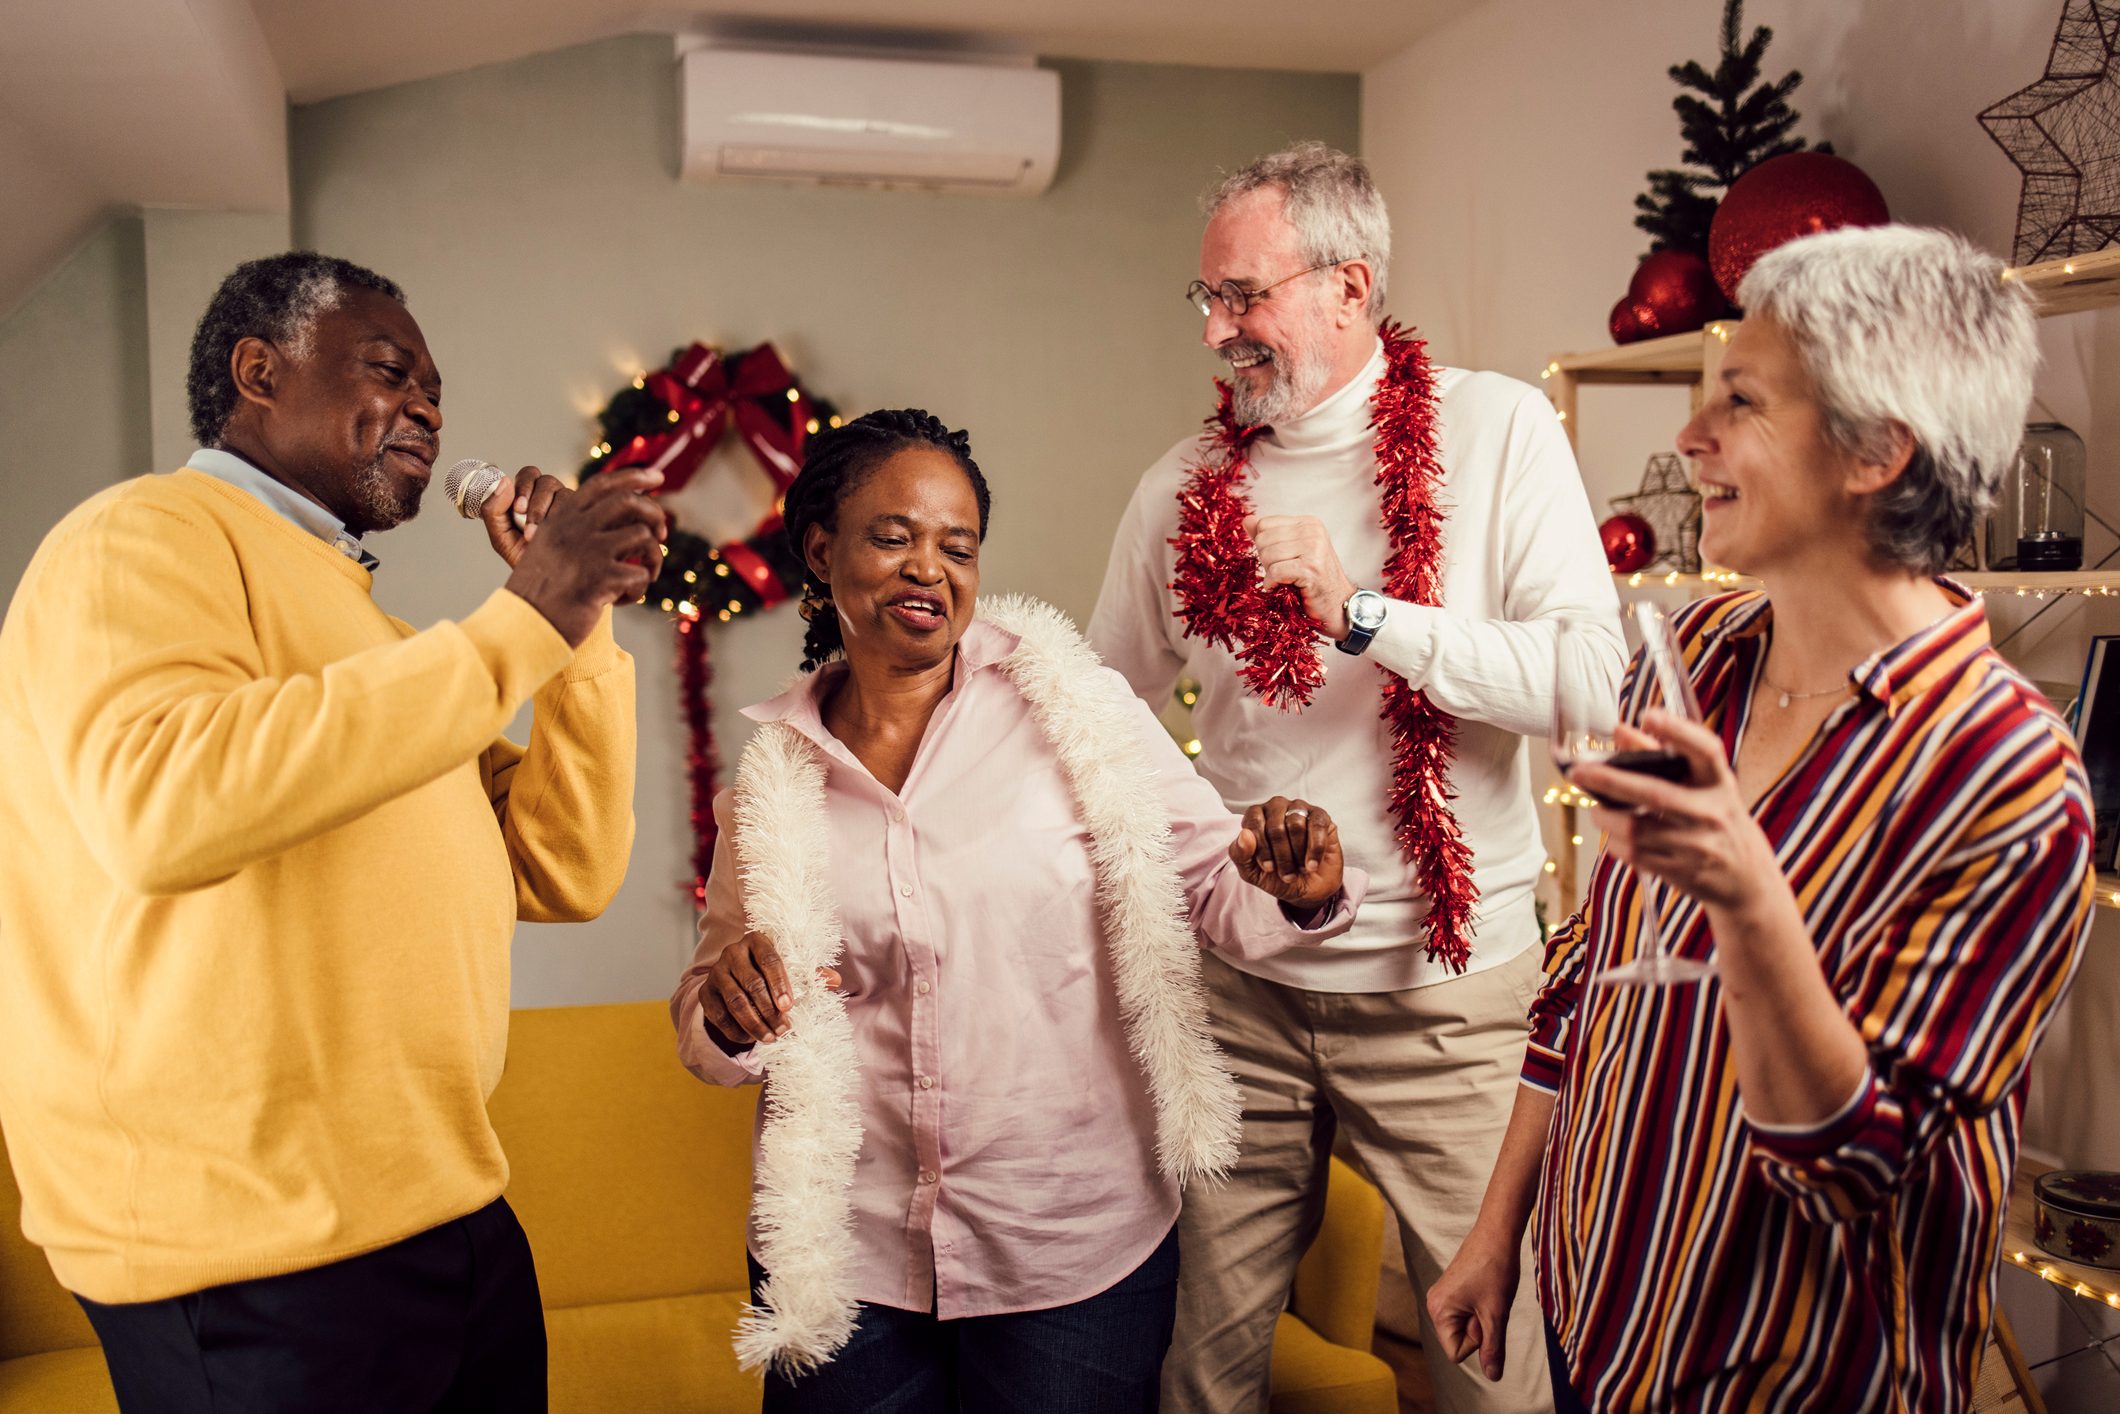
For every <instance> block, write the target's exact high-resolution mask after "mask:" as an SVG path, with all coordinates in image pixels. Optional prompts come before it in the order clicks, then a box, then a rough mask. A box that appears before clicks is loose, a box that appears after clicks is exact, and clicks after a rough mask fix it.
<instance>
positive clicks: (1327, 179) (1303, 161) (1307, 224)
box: [1200, 142, 1391, 320]
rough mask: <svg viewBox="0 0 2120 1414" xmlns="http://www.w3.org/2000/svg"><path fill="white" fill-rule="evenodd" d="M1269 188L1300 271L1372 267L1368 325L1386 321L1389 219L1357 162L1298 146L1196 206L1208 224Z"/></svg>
mask: <svg viewBox="0 0 2120 1414" xmlns="http://www.w3.org/2000/svg"><path fill="white" fill-rule="evenodd" d="M1268 187H1271V188H1274V189H1276V190H1278V191H1280V192H1281V193H1282V195H1283V196H1284V198H1285V199H1286V205H1285V206H1284V207H1283V212H1284V214H1285V215H1286V216H1287V217H1288V224H1290V225H1291V226H1294V227H1295V229H1296V247H1297V251H1298V253H1299V254H1300V255H1301V256H1302V259H1303V263H1304V264H1305V265H1327V264H1332V263H1334V262H1337V261H1345V260H1359V261H1362V262H1363V263H1365V264H1366V265H1368V266H1369V272H1370V284H1369V303H1368V304H1367V305H1365V306H1364V307H1363V308H1364V309H1365V311H1366V312H1367V313H1368V315H1369V317H1370V319H1371V320H1380V319H1382V318H1383V317H1384V283H1385V276H1386V275H1387V274H1388V273H1389V272H1390V269H1391V213H1390V212H1388V211H1386V210H1385V209H1384V197H1383V194H1382V193H1381V192H1379V191H1378V190H1377V187H1376V183H1375V182H1374V181H1373V180H1371V178H1370V175H1369V168H1367V167H1366V166H1364V165H1363V164H1362V159H1361V158H1359V157H1352V156H1349V155H1348V154H1347V153H1344V152H1342V151H1340V150H1339V149H1338V148H1336V147H1328V146H1327V145H1326V144H1324V143H1322V142H1299V143H1296V144H1295V145H1294V146H1292V147H1284V148H1282V149H1281V150H1280V151H1279V152H1273V153H1269V154H1267V155H1266V156H1264V157H1261V158H1260V159H1259V160H1258V161H1256V162H1253V163H1251V164H1250V165H1249V166H1246V167H1245V168H1244V169H1243V170H1241V171H1237V172H1232V173H1230V175H1228V176H1227V177H1224V178H1223V179H1222V180H1221V181H1219V182H1217V183H1216V184H1215V185H1214V187H1213V188H1211V189H1210V190H1209V191H1208V193H1207V195H1206V196H1204V197H1202V198H1201V199H1200V208H1201V210H1203V211H1205V212H1206V213H1207V218H1208V219H1209V220H1210V221H1212V220H1213V219H1214V217H1215V213H1216V212H1218V211H1220V210H1221V209H1222V208H1223V207H1225V206H1227V205H1229V203H1230V202H1232V201H1235V200H1236V199H1237V198H1238V197H1240V196H1248V195H1249V194H1251V193H1252V192H1255V191H1260V190H1263V189H1265V188H1268Z"/></svg>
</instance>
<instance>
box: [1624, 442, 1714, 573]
mask: <svg viewBox="0 0 2120 1414" xmlns="http://www.w3.org/2000/svg"><path fill="white" fill-rule="evenodd" d="M1612 509H1613V510H1615V511H1630V512H1632V513H1633V514H1635V515H1638V516H1640V517H1641V518H1642V519H1643V520H1645V521H1647V522H1649V528H1650V530H1651V531H1653V532H1654V533H1655V536H1656V541H1655V543H1656V558H1654V559H1652V560H1650V561H1649V563H1648V564H1646V565H1644V566H1642V568H1643V569H1644V570H1654V569H1665V570H1677V571H1678V572H1679V573H1681V574H1697V573H1699V572H1700V492H1698V491H1696V490H1694V489H1693V482H1692V480H1691V478H1689V477H1688V476H1687V475H1686V463H1685V460H1684V458H1682V457H1680V456H1678V455H1676V454H1675V453H1672V452H1658V453H1657V454H1656V455H1655V456H1653V457H1651V458H1649V465H1648V466H1647V467H1645V468H1643V470H1642V484H1641V485H1640V486H1639V487H1638V488H1636V490H1635V492H1634V494H1633V495H1631V496H1614V497H1613V498H1612Z"/></svg>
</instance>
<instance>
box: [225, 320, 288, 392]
mask: <svg viewBox="0 0 2120 1414" xmlns="http://www.w3.org/2000/svg"><path fill="white" fill-rule="evenodd" d="M283 371H284V365H283V364H282V362H281V360H280V351H279V350H278V349H276V348H274V347H273V346H272V345H271V343H269V342H268V341H266V340H264V339H260V338H258V337H256V336H255V335H252V336H249V337H246V338H241V339H238V340H236V346H235V347H234V348H233V349H231V350H230V351H229V354H228V372H229V376H230V377H231V378H233V379H234V380H235V385H236V396H237V397H239V398H241V399H242V400H243V401H244V402H247V403H256V404H258V405H259V406H261V407H270V406H271V405H272V403H273V401H274V399H275V398H277V397H278V395H279V388H280V375H281V373H282V372H283ZM231 411H233V410H232V409H231Z"/></svg>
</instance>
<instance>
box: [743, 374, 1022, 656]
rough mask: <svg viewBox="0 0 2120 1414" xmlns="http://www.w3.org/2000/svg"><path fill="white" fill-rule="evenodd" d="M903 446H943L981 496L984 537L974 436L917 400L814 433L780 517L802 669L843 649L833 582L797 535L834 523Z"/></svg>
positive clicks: (984, 496)
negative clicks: (799, 613)
mask: <svg viewBox="0 0 2120 1414" xmlns="http://www.w3.org/2000/svg"><path fill="white" fill-rule="evenodd" d="M908 447H933V448H934V449H935V450H937V451H940V452H947V453H948V454H949V455H950V456H951V457H952V458H954V459H955V460H956V462H957V465H958V466H960V467H962V468H964V474H965V475H966V476H968V477H970V478H971V482H972V494H973V496H975V497H976V498H977V499H978V501H979V536H980V538H981V539H982V540H983V539H985V538H986V519H987V510H988V508H989V507H990V506H991V505H992V504H993V497H992V496H991V495H989V494H988V492H987V489H986V478H985V477H984V476H981V475H980V474H979V463H977V462H975V461H973V460H972V439H971V438H970V436H968V435H967V434H965V433H963V432H952V431H951V430H950V429H949V428H947V427H945V426H943V425H942V420H941V419H940V418H938V417H935V416H933V415H932V414H930V413H928V412H926V411H924V410H922V409H920V408H883V409H879V410H878V411H876V412H869V413H863V414H862V415H861V416H860V417H857V418H855V419H854V420H853V421H852V422H849V423H847V424H845V425H844V426H841V427H835V428H833V429H831V430H830V431H829V432H820V433H819V434H818V435H816V436H815V437H812V438H811V439H810V442H809V448H808V450H807V452H806V453H805V454H804V456H803V459H802V470H801V471H800V472H799V473H798V474H797V475H796V477H795V480H794V482H793V484H791V485H790V486H789V487H788V490H787V495H786V497H785V498H784V501H783V509H782V512H781V514H782V517H783V519H784V520H785V521H786V523H787V531H788V543H789V544H790V545H792V546H794V548H795V558H796V559H797V560H799V561H801V563H802V566H803V575H802V597H803V600H804V613H805V616H806V617H807V618H808V619H809V623H810V626H809V630H808V632H806V633H805V634H804V635H803V640H802V670H803V671H804V672H806V673H807V672H812V671H814V670H815V669H817V668H818V667H820V666H822V665H823V664H825V663H827V662H829V661H831V659H833V658H834V657H836V656H838V655H839V654H840V653H841V652H842V651H844V649H845V647H846V645H845V643H844V642H843V641H842V639H841V637H840V632H839V614H838V611H837V610H835V609H834V608H833V607H832V602H831V599H832V586H831V585H829V584H824V583H821V582H819V581H818V579H817V576H816V574H815V573H814V572H813V571H811V569H810V568H809V563H810V561H809V556H808V555H807V554H805V553H804V550H803V540H804V537H806V536H807V535H808V534H809V530H810V527H811V526H813V525H821V526H823V527H824V528H825V529H826V530H828V531H829V530H834V529H837V526H836V524H835V522H836V520H837V518H838V514H839V506H840V503H841V502H842V501H844V500H845V499H846V498H847V494H848V493H849V492H851V491H853V490H854V489H855V488H856V487H857V486H859V485H860V484H861V483H862V482H864V481H866V480H867V479H868V478H869V475H870V473H872V472H874V471H875V470H876V469H877V468H878V467H880V466H882V465H883V464H884V463H885V462H886V461H888V460H890V458H891V457H892V456H893V455H894V454H896V453H898V452H902V451H904V450H905V449H907V448H908Z"/></svg>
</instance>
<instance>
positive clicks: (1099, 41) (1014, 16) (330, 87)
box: [0, 0, 1483, 315]
mask: <svg viewBox="0 0 2120 1414" xmlns="http://www.w3.org/2000/svg"><path fill="white" fill-rule="evenodd" d="M6 3H7V8H8V14H7V20H6V23H5V24H4V25H0V191H6V192H9V193H11V194H33V196H32V197H31V199H19V197H18V199H16V200H12V201H11V202H10V203H9V212H8V220H7V221H6V222H4V223H0V315H4V314H5V313H6V312H7V311H9V310H11V309H12V308H13V307H14V306H15V305H16V304H17V303H18V302H19V301H20V300H21V299H22V298H23V297H24V296H26V295H27V294H28V292H29V291H30V290H31V289H33V288H34V287H35V286H36V284H37V283H38V282H39V281H41V280H42V279H44V278H45V277H46V276H47V275H49V274H50V273H51V272H52V271H53V270H55V269H56V268H57V267H58V265H59V264H60V263H61V261H62V260H63V259H64V258H65V256H66V254H67V253H68V252H69V251H71V250H72V249H74V247H75V246H77V245H78V244H79V243H80V241H81V240H82V238H83V237H85V236H86V235H88V234H89V233H90V232H91V231H93V230H95V229H96V227H97V226H98V225H99V224H100V223H101V222H103V221H104V220H106V219H108V218H109V217H110V216H111V215H112V214H114V213H117V212H123V211H130V210H138V209H140V208H142V207H148V206H174V207H194V208H206V209H228V210H284V209H285V207H286V205H287V135H286V134H287V124H286V106H287V105H288V104H289V103H297V104H299V103H311V102H315V101H318V100H320V99H325V98H332V97H337V96H339V95H342V94H348V93H358V92H361V91H363V90H365V89H371V88H380V87H384V86H386V85H389V84H397V83H409V82H412V81H414V80H417V79H425V78H433V77H436V76H438V75H442V74H449V73H456V72H459V71H461V70H464V69H469V68H474V67H477V66H478V65H481V64H495V63H502V62H505V61H507V60H510V59H517V58H521V57H523V56H525V55H528V54H537V53H543V52H545V51H547V50H552V49H559V48H564V47H565V46H567V45H571V44H580V43H583V42H585V41H588V40H592V39H600V38H604V37H607V36H610V35H616V34H629V33H650V34H656V33H660V34H672V35H677V34H691V35H708V36H714V37H720V38H724V39H731V40H742V41H746V42H768V43H782V44H784V43H808V44H826V45H845V44H860V45H869V46H875V45H884V46H889V47H892V48H900V49H903V48H922V49H948V50H956V51H963V52H972V53H996V54H1009V55H1018V56H1021V55H1053V56H1063V57H1070V58H1087V59H1123V60H1135V61H1140V62H1151V63H1173V64H1204V65H1210V66H1216V67H1251V68H1275V69H1305V70H1313V71H1322V72H1339V73H1358V72H1361V71H1362V70H1364V69H1367V68H1370V67H1371V66H1373V65H1375V64H1377V63H1379V62H1381V61H1382V60H1384V59H1387V58H1389V57H1391V56H1392V55H1394V54H1396V53H1398V52H1399V51H1401V50H1403V49H1405V48H1406V47H1407V46H1408V45H1410V44H1412V43H1414V42H1415V41H1416V40H1419V39H1421V38H1422V37H1423V36H1425V35H1427V34H1429V33H1431V32H1433V31H1434V30H1437V29H1439V28H1441V27H1442V26H1444V25H1446V24H1448V23H1449V22H1450V21H1452V20H1454V19H1456V18H1457V17H1458V16H1459V15H1461V14H1464V13H1465V12H1467V11H1470V10H1472V9H1475V8H1477V7H1478V6H1479V5H1480V4H1481V3H1483V0H1304V3H1301V4H1299V5H1291V4H1289V3H1287V0H771V8H770V11H768V10H767V9H766V8H765V7H764V4H763V0H754V4H757V5H758V6H759V7H758V8H754V9H744V8H729V7H726V6H715V5H708V6H705V7H702V8H687V7H673V6H656V5H644V4H641V3H638V0H506V3H504V4H496V3H495V0H64V3H60V0H42V3H24V0H6Z"/></svg>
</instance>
